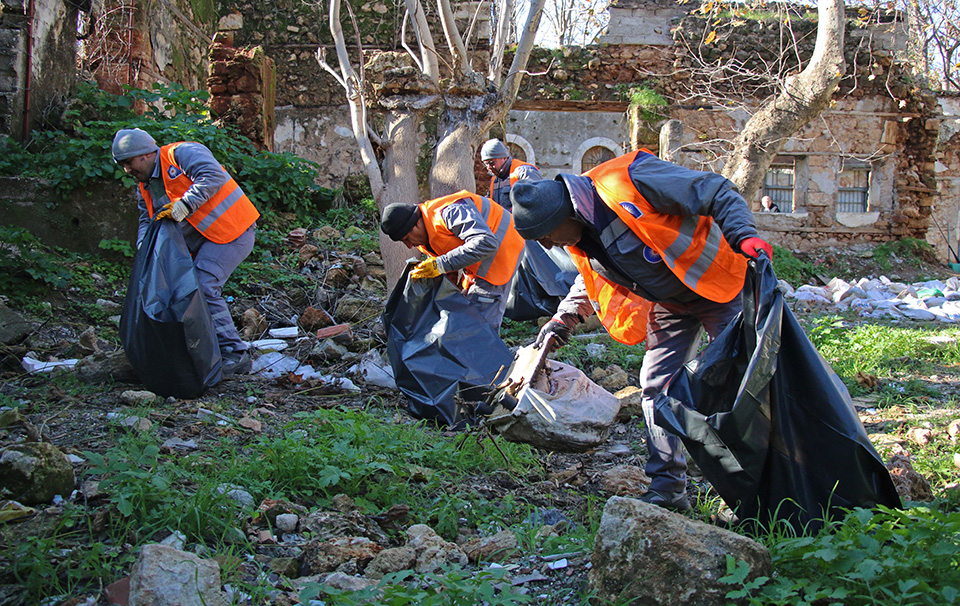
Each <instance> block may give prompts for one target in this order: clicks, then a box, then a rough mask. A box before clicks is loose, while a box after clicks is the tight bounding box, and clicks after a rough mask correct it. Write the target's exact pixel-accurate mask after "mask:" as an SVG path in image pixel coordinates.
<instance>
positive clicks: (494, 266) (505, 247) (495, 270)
mask: <svg viewBox="0 0 960 606" xmlns="http://www.w3.org/2000/svg"><path fill="white" fill-rule="evenodd" d="M465 199H466V200H471V201H472V202H473V203H474V204H475V205H476V206H477V210H479V211H480V216H482V217H483V219H484V221H486V223H487V226H488V227H489V228H490V231H492V232H493V235H494V236H496V238H497V242H499V244H500V246H499V247H498V248H497V252H496V253H495V254H493V255H491V256H489V257H487V258H486V259H483V260H481V261H478V262H476V263H474V264H473V265H470V266H468V267H465V268H464V269H463V273H464V274H465V277H464V283H463V285H462V286H463V287H464V288H467V287H469V286H470V284H472V283H473V281H474V278H483V279H484V280H486V281H487V282H489V283H491V284H495V285H497V286H501V285H503V284H506V283H507V282H509V281H510V278H512V277H513V272H514V271H515V270H516V268H517V262H518V261H519V260H520V254H521V253H522V252H523V246H524V240H523V238H522V237H520V234H519V233H517V230H516V228H515V227H514V226H513V215H511V214H510V213H508V212H507V211H505V210H504V208H503V207H502V206H500V205H499V204H497V203H496V202H494V201H493V200H491V199H490V198H487V197H484V196H479V195H477V194H474V193H470V192H468V191H467V190H463V191H459V192H457V193H455V194H450V195H449V196H444V197H442V198H437V199H436V200H428V201H426V202H424V203H423V204H420V205H419V206H420V212H421V213H422V215H423V225H424V227H425V228H426V230H427V240H428V241H429V242H430V247H431V248H433V250H434V251H435V252H436V254H438V255H442V254H444V253H448V252H450V251H451V250H453V249H455V248H459V247H460V246H462V245H463V240H461V239H460V238H458V237H457V236H455V235H454V234H453V232H451V231H450V229H449V228H447V225H446V224H445V223H444V222H443V217H442V216H441V214H440V211H441V210H442V209H443V208H444V207H446V206H449V205H450V204H453V203H454V202H458V201H460V200H465ZM418 248H419V249H420V250H421V251H422V252H423V253H425V254H427V255H430V256H434V252H431V251H430V250H428V249H427V248H426V247H425V246H419V247H418Z"/></svg>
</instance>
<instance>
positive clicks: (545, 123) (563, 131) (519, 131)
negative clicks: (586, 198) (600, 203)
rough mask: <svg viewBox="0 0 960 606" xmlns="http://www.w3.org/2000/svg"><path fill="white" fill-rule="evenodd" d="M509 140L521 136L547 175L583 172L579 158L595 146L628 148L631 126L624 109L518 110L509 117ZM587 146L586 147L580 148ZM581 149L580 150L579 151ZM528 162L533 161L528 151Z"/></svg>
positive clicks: (544, 174) (536, 162)
mask: <svg viewBox="0 0 960 606" xmlns="http://www.w3.org/2000/svg"><path fill="white" fill-rule="evenodd" d="M506 133H507V138H508V140H511V141H513V142H515V143H518V144H519V145H521V147H523V145H522V144H521V142H517V141H515V140H514V139H515V138H517V137H519V138H522V140H523V142H525V143H527V144H529V145H530V147H531V149H532V151H533V152H534V153H535V158H534V160H533V161H534V162H535V164H536V165H537V167H538V168H539V169H540V172H541V173H542V174H543V176H544V177H545V178H548V179H551V178H553V177H554V176H556V175H557V174H558V173H578V174H579V172H580V170H579V169H580V164H579V161H580V159H581V157H582V156H583V152H585V151H586V150H587V149H589V148H590V147H593V146H594V145H600V146H603V147H608V146H609V147H615V148H617V149H619V151H620V152H621V153H625V152H626V151H627V150H628V149H629V148H628V146H627V141H628V139H629V128H628V124H627V117H626V115H625V114H624V113H623V112H587V111H584V112H566V111H518V110H513V111H511V112H510V113H509V114H508V116H507V121H506ZM581 148H584V149H581ZM578 150H580V151H579V153H578ZM527 161H528V162H529V161H531V158H530V157H529V154H528V156H527Z"/></svg>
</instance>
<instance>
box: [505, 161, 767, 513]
mask: <svg viewBox="0 0 960 606" xmlns="http://www.w3.org/2000/svg"><path fill="white" fill-rule="evenodd" d="M512 197H513V212H514V220H515V222H516V226H517V231H519V232H520V235H521V236H523V237H524V238H526V239H528V240H537V241H538V242H540V244H542V245H543V246H544V247H545V248H548V249H549V248H550V247H552V246H565V247H567V249H568V250H569V252H570V254H571V256H572V257H573V260H574V262H575V264H576V265H577V269H578V271H579V274H580V275H579V276H578V277H577V279H576V281H575V283H574V285H573V287H572V288H571V289H570V292H569V294H568V295H567V296H566V297H565V298H564V300H563V301H562V302H561V303H560V306H559V308H558V310H557V313H556V314H555V315H554V316H553V318H552V319H551V320H550V321H549V322H547V324H545V325H544V327H543V328H542V329H541V331H540V334H539V335H538V339H537V340H538V342H540V343H542V342H544V341H545V340H546V338H547V337H548V336H550V335H555V336H556V338H557V340H558V341H559V342H560V344H563V343H564V342H566V340H567V339H569V336H570V331H571V329H572V328H573V327H574V326H575V325H577V324H578V323H580V322H582V321H583V318H585V317H587V316H588V315H590V314H593V313H598V314H599V316H600V319H601V321H602V322H603V325H604V326H605V327H606V329H607V331H608V332H609V333H610V335H611V336H612V337H613V338H615V339H617V340H618V341H621V342H623V343H626V344H630V345H635V344H639V343H640V342H642V341H643V340H644V339H646V343H647V346H646V347H647V349H646V354H645V355H644V358H643V366H642V369H641V371H640V384H641V388H642V407H643V413H644V420H645V422H646V427H647V433H648V436H647V447H648V451H649V455H650V456H649V459H648V461H647V464H646V473H647V475H649V476H650V478H651V485H650V489H649V490H648V491H647V492H646V493H645V494H644V495H643V496H642V497H641V499H642V500H643V501H646V502H648V503H653V504H655V505H659V506H662V507H667V508H671V509H675V510H680V511H683V510H687V509H689V508H690V503H689V500H688V498H687V494H686V468H687V466H686V461H685V460H684V457H683V453H682V451H681V444H680V441H679V438H677V437H675V436H670V435H667V434H666V433H665V432H664V431H663V429H661V428H660V427H657V426H656V425H655V424H654V416H653V412H654V409H653V401H654V397H655V396H656V395H657V393H658V392H660V391H661V390H662V389H664V387H665V386H666V385H667V382H668V381H669V380H670V378H671V377H672V376H673V375H674V373H675V372H677V371H678V370H679V369H680V368H681V366H682V365H683V364H684V363H685V362H686V361H688V360H690V359H691V358H692V357H693V356H694V355H695V354H696V352H697V349H698V346H699V342H700V330H701V328H702V329H704V330H705V331H706V332H707V334H708V335H709V336H710V337H711V338H712V337H715V336H716V335H717V334H719V333H720V332H721V331H722V330H723V328H724V327H725V326H726V325H727V324H728V323H729V322H730V321H731V320H732V319H733V318H734V316H736V314H737V313H738V312H739V311H740V307H741V304H740V296H739V295H740V291H741V290H742V288H743V282H744V276H745V274H746V269H747V258H746V256H750V257H756V256H757V255H758V253H759V251H761V250H763V251H765V252H766V254H767V255H771V247H770V245H769V244H767V243H766V242H764V241H763V240H761V239H760V238H759V237H757V230H756V227H755V226H754V223H753V215H752V213H751V212H750V208H749V206H748V205H747V203H746V202H745V201H744V199H743V198H742V197H741V195H740V193H739V192H738V191H737V189H736V187H735V186H734V184H733V183H732V182H730V181H729V180H727V179H725V178H723V177H722V176H720V175H717V174H715V173H710V172H699V171H694V170H690V169H687V168H684V167H681V166H678V165H675V164H671V163H669V162H665V161H663V160H660V159H659V158H657V157H656V156H655V155H653V154H652V153H650V152H649V151H646V150H641V151H637V152H632V153H629V154H626V155H624V156H620V157H618V158H614V159H612V160H610V161H608V162H605V163H603V164H601V165H599V166H597V167H595V168H593V169H592V170H590V171H589V172H587V173H585V174H583V175H580V176H577V175H567V174H561V175H559V176H557V177H556V180H553V181H539V182H518V183H517V184H516V185H515V186H514V188H513V193H512ZM741 253H743V254H741ZM744 255H746V256H744Z"/></svg>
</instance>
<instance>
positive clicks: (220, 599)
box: [130, 544, 227, 606]
mask: <svg viewBox="0 0 960 606" xmlns="http://www.w3.org/2000/svg"><path fill="white" fill-rule="evenodd" d="M226 605H227V599H226V597H225V596H224V595H223V593H222V592H221V591H220V565H219V564H217V563H216V562H215V561H213V560H202V559H200V558H198V557H197V556H195V555H193V554H192V553H187V552H185V551H180V550H177V549H174V548H173V547H168V546H166V545H159V544H152V545H144V546H143V548H142V549H141V550H140V557H139V558H138V559H137V562H136V564H134V565H133V570H132V571H131V572H130V606H226Z"/></svg>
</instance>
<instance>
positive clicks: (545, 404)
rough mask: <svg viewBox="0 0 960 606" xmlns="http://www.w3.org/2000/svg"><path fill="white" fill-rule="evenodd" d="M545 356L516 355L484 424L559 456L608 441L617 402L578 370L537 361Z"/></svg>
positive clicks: (534, 352)
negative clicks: (561, 453)
mask: <svg viewBox="0 0 960 606" xmlns="http://www.w3.org/2000/svg"><path fill="white" fill-rule="evenodd" d="M545 355H546V354H545V352H544V351H543V350H540V349H536V348H535V347H534V346H533V345H529V346H527V347H521V348H520V349H519V350H518V351H517V354H516V357H515V361H514V364H513V366H512V367H511V368H510V369H509V372H508V373H507V378H506V380H505V381H504V382H502V383H498V385H497V387H498V390H499V391H498V392H497V393H496V394H495V395H494V397H493V401H494V402H495V403H496V404H497V405H496V407H495V408H494V410H493V412H492V413H491V414H490V415H489V416H488V417H487V418H486V419H485V420H484V423H485V424H486V425H487V426H489V427H491V428H492V429H494V430H495V431H497V432H498V433H500V434H501V435H503V437H504V438H505V439H507V440H509V441H511V442H523V443H526V444H532V445H534V446H536V447H538V448H545V449H547V450H553V451H557V452H584V451H586V450H589V449H591V448H594V447H596V446H599V445H600V444H603V443H604V442H606V441H607V438H608V437H609V435H610V427H611V426H612V425H613V422H614V420H616V417H617V413H618V412H620V401H619V400H617V398H616V396H614V395H613V394H611V393H610V392H608V391H607V390H605V389H604V388H602V387H600V386H599V385H597V384H596V383H594V382H593V381H591V380H590V378H589V377H587V375H585V374H584V373H583V371H581V370H580V369H578V368H575V367H573V366H570V365H568V364H564V363H562V362H557V361H555V360H545V359H541V358H542V357H545ZM541 366H542V367H543V370H540V367H541ZM517 388H518V389H517Z"/></svg>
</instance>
